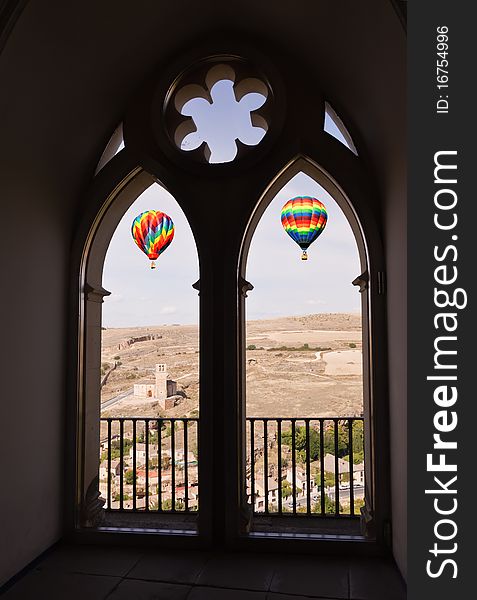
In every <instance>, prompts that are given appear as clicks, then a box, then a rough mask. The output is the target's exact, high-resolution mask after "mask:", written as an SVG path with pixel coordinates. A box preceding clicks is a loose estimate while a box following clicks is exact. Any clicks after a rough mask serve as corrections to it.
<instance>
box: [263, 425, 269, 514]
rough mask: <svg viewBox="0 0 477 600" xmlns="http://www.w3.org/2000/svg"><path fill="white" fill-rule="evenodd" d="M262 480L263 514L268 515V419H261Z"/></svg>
mask: <svg viewBox="0 0 477 600" xmlns="http://www.w3.org/2000/svg"><path fill="white" fill-rule="evenodd" d="M263 480H264V481H263V484H264V485H263V488H264V491H265V514H266V515H268V419H263Z"/></svg>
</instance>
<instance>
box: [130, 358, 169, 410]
mask: <svg viewBox="0 0 477 600" xmlns="http://www.w3.org/2000/svg"><path fill="white" fill-rule="evenodd" d="M176 392H177V383H176V382H175V381H173V380H172V379H169V375H168V373H167V365H166V364H165V363H158V364H156V376H155V380H154V381H144V382H142V383H136V384H134V397H135V398H142V399H147V398H150V399H151V400H157V401H158V402H159V406H160V407H161V408H163V409H167V408H172V407H173V406H174V403H175V398H173V396H175V395H176Z"/></svg>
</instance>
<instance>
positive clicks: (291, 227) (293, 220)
mask: <svg viewBox="0 0 477 600" xmlns="http://www.w3.org/2000/svg"><path fill="white" fill-rule="evenodd" d="M281 218H282V225H283V229H284V230H285V231H286V232H287V233H288V235H289V236H290V237H291V239H292V240H293V241H295V242H296V243H297V244H298V245H299V246H300V248H301V249H302V250H303V254H302V256H301V259H302V260H307V259H308V255H307V253H306V251H307V249H308V247H309V246H310V244H312V243H313V242H314V241H315V240H316V238H317V237H318V236H319V235H321V233H322V232H323V229H324V228H325V226H326V221H327V220H328V213H327V212H326V208H325V205H324V204H323V202H320V200H317V199H316V198H311V197H310V196H297V197H296V198H292V199H291V200H288V202H287V203H286V204H285V205H284V206H283V208H282V217H281Z"/></svg>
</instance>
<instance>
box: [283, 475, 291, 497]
mask: <svg viewBox="0 0 477 600" xmlns="http://www.w3.org/2000/svg"><path fill="white" fill-rule="evenodd" d="M292 493H293V488H292V486H291V484H290V482H289V481H287V480H286V479H284V480H283V481H282V498H288V496H291V495H292Z"/></svg>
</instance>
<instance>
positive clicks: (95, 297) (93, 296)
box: [84, 283, 111, 303]
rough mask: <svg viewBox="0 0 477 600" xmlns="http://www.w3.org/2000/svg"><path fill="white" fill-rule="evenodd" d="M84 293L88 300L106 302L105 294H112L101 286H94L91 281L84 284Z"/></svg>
mask: <svg viewBox="0 0 477 600" xmlns="http://www.w3.org/2000/svg"><path fill="white" fill-rule="evenodd" d="M84 294H85V297H86V300H88V302H98V303H101V302H104V297H105V296H110V295H111V292H108V290H105V289H104V288H103V287H101V286H92V285H91V284H90V283H85V284H84Z"/></svg>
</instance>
